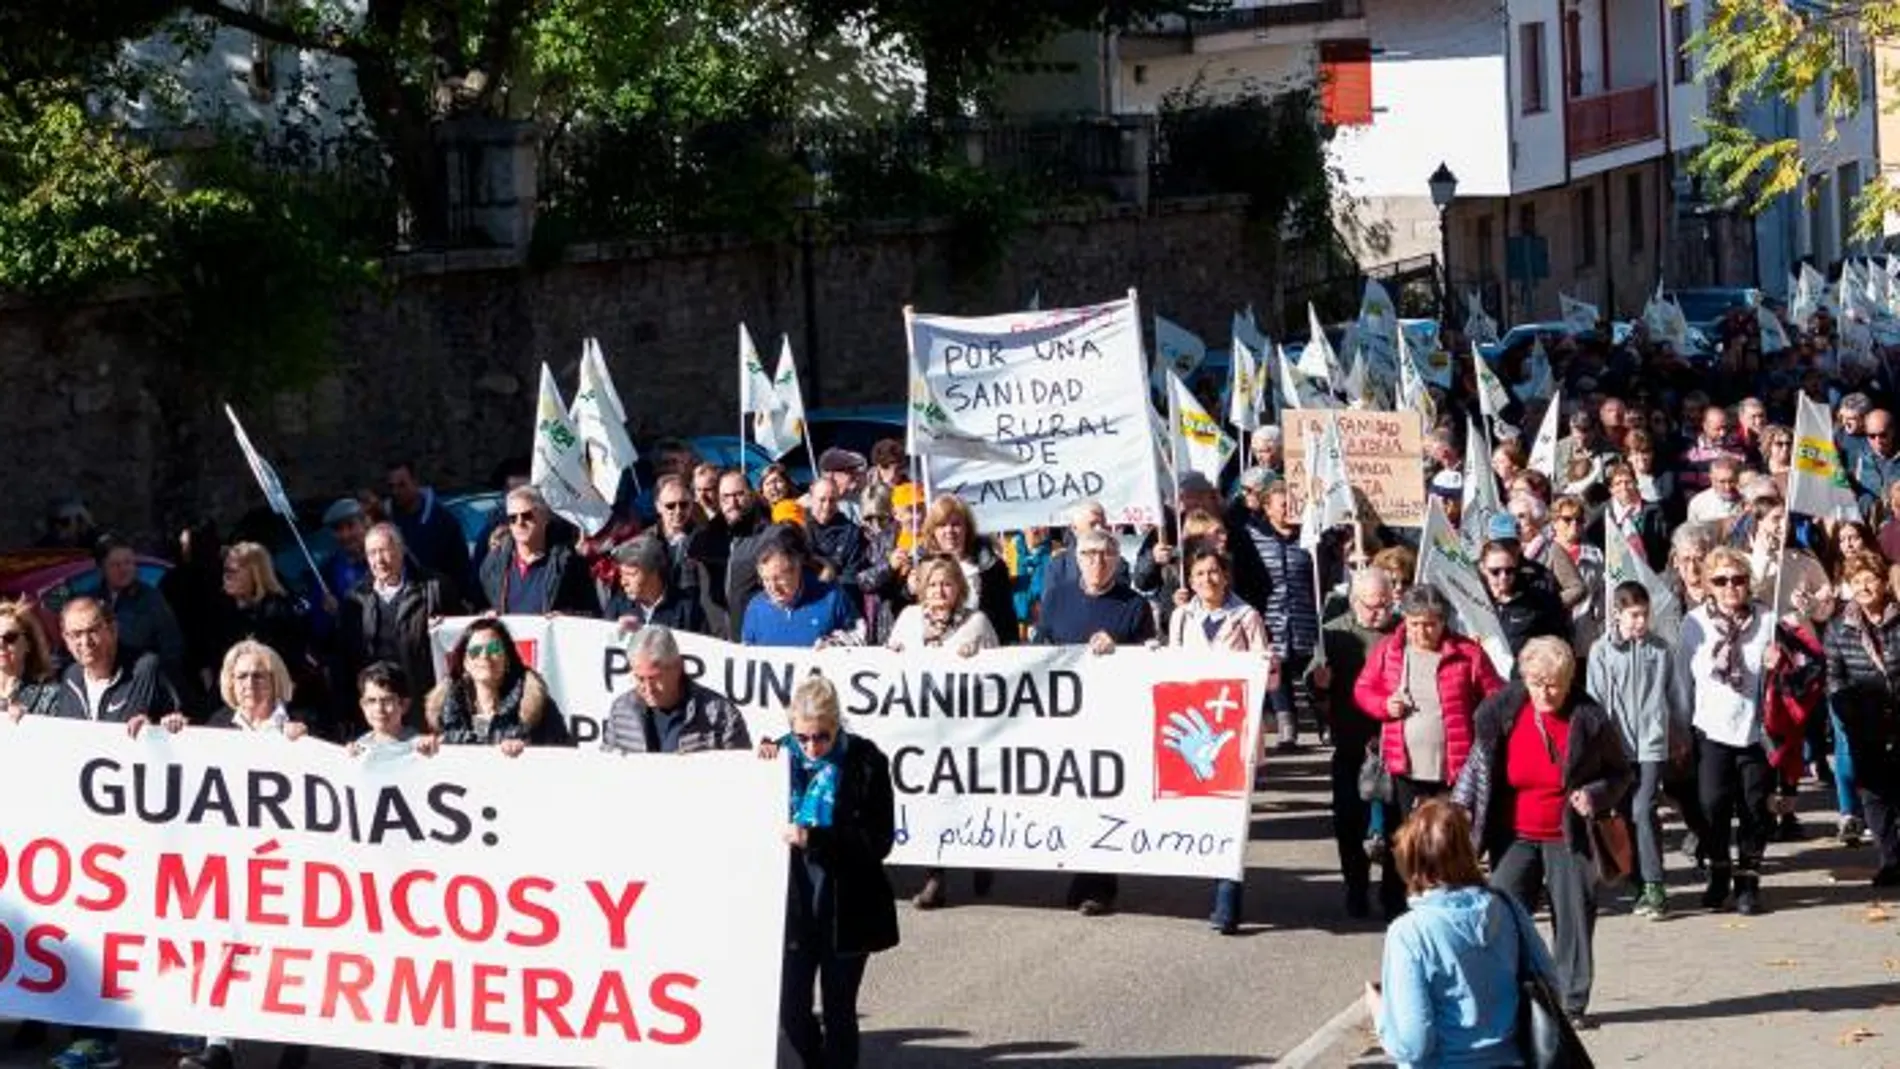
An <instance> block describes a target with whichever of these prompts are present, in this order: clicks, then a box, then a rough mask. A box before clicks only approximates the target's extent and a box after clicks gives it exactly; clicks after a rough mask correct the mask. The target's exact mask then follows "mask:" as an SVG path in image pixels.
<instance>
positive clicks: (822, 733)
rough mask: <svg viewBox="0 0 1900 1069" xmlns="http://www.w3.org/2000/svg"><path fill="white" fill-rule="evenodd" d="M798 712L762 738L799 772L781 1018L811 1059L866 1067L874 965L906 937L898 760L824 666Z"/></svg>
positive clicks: (790, 829)
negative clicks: (857, 722)
mask: <svg viewBox="0 0 1900 1069" xmlns="http://www.w3.org/2000/svg"><path fill="white" fill-rule="evenodd" d="M789 719H790V721H791V724H790V727H791V730H790V731H788V732H786V733H785V734H784V735H783V736H781V737H779V738H778V739H772V740H767V741H765V742H762V743H760V744H759V756H760V757H761V758H764V759H765V760H768V761H770V760H776V759H778V757H779V753H780V751H784V754H785V762H786V771H787V772H788V773H789V774H790V776H791V795H790V815H789V818H788V820H787V822H786V824H785V827H784V830H783V831H782V833H781V837H782V838H783V839H784V840H785V843H786V844H787V845H788V846H790V847H791V858H790V865H791V879H790V880H789V882H788V886H787V901H786V919H785V968H784V973H783V977H784V982H783V984H782V985H781V986H780V989H779V1027H780V1029H782V1030H783V1031H784V1034H785V1038H786V1040H787V1041H788V1042H789V1043H790V1044H791V1047H792V1050H793V1051H795V1052H796V1053H797V1055H798V1060H799V1064H801V1065H803V1066H805V1069H820V1067H821V1066H823V1067H833V1066H855V1065H857V1064H858V988H859V987H860V986H861V985H862V984H863V982H864V967H865V965H866V964H867V963H868V962H869V960H870V956H871V955H872V954H875V953H877V952H878V951H880V950H889V949H890V948H892V947H894V946H896V945H897V939H898V936H897V909H896V907H895V906H894V905H893V904H892V902H891V884H890V881H889V880H888V879H887V878H886V877H885V875H884V859H885V858H886V857H889V856H890V852H891V846H892V844H893V843H894V841H895V839H896V803H895V801H894V798H893V795H892V792H891V763H890V760H889V759H888V758H886V757H885V756H884V752H883V751H882V750H879V749H878V748H877V744H876V743H874V742H872V741H871V740H870V739H867V738H864V737H862V736H858V735H853V734H850V733H849V732H847V731H846V730H845V728H844V723H843V721H842V719H841V718H840V716H839V703H838V690H837V688H836V687H834V686H833V685H832V683H831V681H830V680H828V679H826V678H824V677H823V676H813V677H811V678H809V679H807V680H805V681H804V682H803V683H800V684H799V685H798V689H797V690H795V691H793V692H792V703H791V709H790V711H789ZM814 988H817V989H818V990H817V991H816V992H814ZM814 993H816V994H817V995H818V997H819V1000H820V1003H821V1005H822V1007H823V1009H822V1012H821V1015H820V1016H819V1017H814V1016H813V1015H812V997H813V995H814ZM821 1020H822V1025H821V1023H820V1021H821Z"/></svg>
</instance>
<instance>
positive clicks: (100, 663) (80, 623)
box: [53, 597, 179, 726]
mask: <svg viewBox="0 0 1900 1069" xmlns="http://www.w3.org/2000/svg"><path fill="white" fill-rule="evenodd" d="M59 629H60V634H61V635H62V636H64V637H65V639H66V648H67V649H68V650H71V651H72V655H73V663H72V664H70V665H67V666H66V671H65V672H63V673H61V675H60V694H59V701H58V703H57V704H56V705H55V706H54V707H53V714H54V715H55V716H62V717H65V718H67V719H69V720H95V721H98V722H100V723H106V724H131V723H133V722H134V721H138V722H140V724H141V726H143V724H144V723H145V722H148V721H150V722H156V721H159V720H163V719H164V718H165V717H167V716H170V715H171V714H173V713H176V712H178V711H179V704H178V692H177V690H175V689H174V688H173V687H172V682H171V680H170V679H169V678H167V677H166V675H165V671H164V669H163V667H161V666H160V664H159V660H158V655H157V654H155V653H135V652H133V651H129V650H128V651H126V655H125V656H124V657H121V656H120V647H119V625H118V621H117V620H115V619H114V618H113V616H112V610H111V609H109V608H107V607H106V604H105V603H104V602H102V601H99V600H98V599H96V598H84V597H81V598H74V599H73V600H71V601H69V602H67V603H66V605H65V607H64V608H63V609H61V610H60V613H59Z"/></svg>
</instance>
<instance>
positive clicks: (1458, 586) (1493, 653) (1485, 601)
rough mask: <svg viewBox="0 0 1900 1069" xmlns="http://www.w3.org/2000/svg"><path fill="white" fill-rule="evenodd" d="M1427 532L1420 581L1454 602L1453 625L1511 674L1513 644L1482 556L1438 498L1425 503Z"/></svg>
mask: <svg viewBox="0 0 1900 1069" xmlns="http://www.w3.org/2000/svg"><path fill="white" fill-rule="evenodd" d="M1425 505H1426V508H1425V533H1424V537H1422V538H1421V539H1420V540H1419V546H1418V581H1419V582H1420V583H1430V584H1431V585H1432V586H1434V587H1436V588H1438V591H1439V593H1441V594H1444V595H1445V600H1446V601H1449V602H1451V609H1452V619H1451V621H1450V624H1451V629H1452V630H1453V631H1456V632H1458V633H1459V634H1461V635H1463V636H1465V637H1466V638H1469V639H1472V640H1473V641H1475V642H1477V643H1478V644H1479V645H1480V646H1483V647H1484V652H1485V654H1486V655H1488V656H1489V657H1490V658H1491V666H1492V667H1493V668H1496V669H1497V671H1498V674H1499V675H1501V676H1507V677H1508V676H1509V675H1510V674H1511V666H1512V661H1513V658H1512V657H1511V644H1510V642H1508V641H1507V640H1506V639H1505V637H1504V625H1503V624H1501V623H1499V622H1498V613H1497V610H1496V609H1495V608H1493V607H1492V605H1491V597H1490V595H1489V594H1488V593H1486V591H1485V587H1484V581H1483V580H1482V579H1480V578H1478V556H1477V554H1476V553H1475V552H1473V551H1472V549H1471V548H1470V547H1469V546H1467V545H1465V540H1464V538H1463V537H1462V536H1461V535H1459V533H1458V532H1457V531H1454V530H1452V529H1451V518H1450V517H1448V516H1446V515H1445V508H1444V506H1443V505H1441V504H1439V503H1438V502H1437V501H1427V502H1426V503H1425Z"/></svg>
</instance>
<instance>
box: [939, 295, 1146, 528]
mask: <svg viewBox="0 0 1900 1069" xmlns="http://www.w3.org/2000/svg"><path fill="white" fill-rule="evenodd" d="M908 319H909V327H910V337H911V350H912V354H913V363H914V365H915V367H916V368H917V370H918V372H919V373H920V374H921V375H922V376H923V388H922V389H921V390H919V389H913V398H915V397H916V396H918V395H920V394H921V395H923V396H925V397H927V398H928V399H929V401H930V402H931V404H932V405H933V406H934V407H933V410H932V412H931V413H930V417H931V419H932V421H933V423H932V425H933V428H934V434H935V436H936V437H938V438H943V437H952V438H959V437H960V438H966V439H968V440H969V441H972V442H991V443H995V444H997V445H1000V446H1003V447H1006V448H1007V449H1008V450H1009V454H1008V455H1009V456H1010V458H1011V459H1009V460H1007V461H1005V460H1004V459H1002V458H1001V457H997V456H993V455H992V456H983V455H981V454H980V453H979V451H977V450H971V449H955V450H951V451H948V452H930V451H929V447H928V445H927V444H926V440H924V439H920V441H919V448H920V450H922V451H924V452H925V453H926V455H928V457H929V459H930V465H929V475H930V479H929V481H930V489H931V492H932V493H952V494H956V495H957V496H959V497H961V498H963V500H965V501H967V502H969V504H970V507H971V509H972V510H973V511H974V512H975V513H976V518H977V522H978V523H979V524H980V525H981V526H982V527H983V529H984V530H988V531H1015V530H1022V529H1025V528H1029V527H1047V526H1061V525H1063V524H1065V523H1067V522H1068V516H1067V512H1068V509H1069V508H1070V506H1072V505H1074V504H1075V503H1077V502H1079V501H1083V500H1087V499H1094V500H1097V501H1100V502H1101V503H1102V505H1103V506H1104V507H1105V508H1106V509H1107V511H1108V522H1109V523H1111V524H1136V525H1147V524H1156V523H1159V522H1160V520H1161V494H1160V485H1159V483H1158V482H1157V481H1156V479H1155V463H1154V448H1155V443H1154V436H1153V433H1152V431H1151V430H1150V427H1149V415H1148V412H1149V404H1148V387H1147V371H1146V369H1145V367H1144V363H1143V360H1142V354H1141V323H1140V318H1139V314H1138V312H1137V310H1136V306H1135V300H1134V297H1133V296H1132V295H1131V296H1130V297H1128V298H1126V299H1124V300H1120V301H1114V302H1111V303H1109V304H1102V305H1096V306H1093V307H1089V308H1072V309H1061V310H1054V311H1047V312H1017V313H1013V314H1009V315H997V316H986V317H982V318H977V319H961V318H957V317H953V316H927V315H917V314H914V313H913V314H911V315H910V316H909V317H908Z"/></svg>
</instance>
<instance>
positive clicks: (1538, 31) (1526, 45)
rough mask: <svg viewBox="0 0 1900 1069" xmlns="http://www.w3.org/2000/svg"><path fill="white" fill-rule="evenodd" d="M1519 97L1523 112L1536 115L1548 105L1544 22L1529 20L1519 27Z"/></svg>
mask: <svg viewBox="0 0 1900 1069" xmlns="http://www.w3.org/2000/svg"><path fill="white" fill-rule="evenodd" d="M1517 53H1518V54H1517V74H1518V78H1519V85H1518V94H1517V95H1518V99H1519V100H1520V101H1521V102H1522V107H1523V114H1525V115H1536V114H1538V113H1539V112H1541V111H1543V110H1544V109H1545V108H1546V107H1547V106H1548V105H1547V103H1546V102H1545V99H1544V24H1543V23H1541V22H1527V23H1525V24H1524V25H1522V26H1519V27H1518V28H1517Z"/></svg>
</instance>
